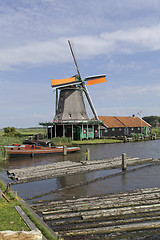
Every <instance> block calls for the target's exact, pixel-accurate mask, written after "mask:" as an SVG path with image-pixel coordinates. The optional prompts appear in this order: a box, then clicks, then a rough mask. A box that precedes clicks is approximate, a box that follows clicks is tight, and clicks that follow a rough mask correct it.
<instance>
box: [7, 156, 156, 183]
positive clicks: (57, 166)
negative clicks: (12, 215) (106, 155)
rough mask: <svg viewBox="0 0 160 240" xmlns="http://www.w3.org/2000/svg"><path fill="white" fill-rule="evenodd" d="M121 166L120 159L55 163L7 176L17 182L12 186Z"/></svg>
mask: <svg viewBox="0 0 160 240" xmlns="http://www.w3.org/2000/svg"><path fill="white" fill-rule="evenodd" d="M154 161H155V160H153V159H152V158H147V159H139V158H131V157H128V158H127V160H126V163H127V166H133V165H138V164H144V163H148V162H154ZM121 165H122V159H121V157H117V158H113V159H103V160H94V161H92V160H91V161H81V162H72V161H64V162H56V163H53V164H46V165H42V166H34V167H28V168H21V169H11V170H8V175H9V177H10V178H12V179H13V180H17V181H15V182H13V183H12V184H17V183H24V182H29V181H37V180H44V179H50V178H55V177H61V176H64V175H71V174H78V173H86V172H90V171H98V170H104V169H112V168H118V167H121Z"/></svg>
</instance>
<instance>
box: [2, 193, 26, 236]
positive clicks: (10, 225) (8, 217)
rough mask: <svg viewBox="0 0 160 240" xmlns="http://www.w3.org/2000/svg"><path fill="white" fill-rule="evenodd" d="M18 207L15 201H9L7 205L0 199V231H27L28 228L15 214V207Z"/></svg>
mask: <svg viewBox="0 0 160 240" xmlns="http://www.w3.org/2000/svg"><path fill="white" fill-rule="evenodd" d="M17 205H19V204H18V202H17V201H14V200H11V201H10V202H9V203H8V202H7V201H6V200H5V199H4V198H2V199H0V215H1V217H0V231H6V230H12V231H22V230H25V231H29V228H28V227H27V225H26V224H25V222H24V221H23V219H22V218H21V217H20V215H19V214H18V213H17V211H16V209H15V208H14V207H15V206H17Z"/></svg>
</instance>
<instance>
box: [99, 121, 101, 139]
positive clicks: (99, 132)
mask: <svg viewBox="0 0 160 240" xmlns="http://www.w3.org/2000/svg"><path fill="white" fill-rule="evenodd" d="M98 137H99V138H101V130H100V125H99V124H98Z"/></svg>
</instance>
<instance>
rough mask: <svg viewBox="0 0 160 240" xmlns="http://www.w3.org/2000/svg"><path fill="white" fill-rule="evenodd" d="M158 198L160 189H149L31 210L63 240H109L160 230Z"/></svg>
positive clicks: (62, 202)
mask: <svg viewBox="0 0 160 240" xmlns="http://www.w3.org/2000/svg"><path fill="white" fill-rule="evenodd" d="M159 199H160V188H148V189H140V190H134V191H131V192H125V193H117V194H107V195H105V196H101V197H85V198H80V199H74V200H66V201H52V202H49V203H47V204H46V205H45V204H42V203H39V204H34V205H32V208H33V210H34V211H36V212H37V213H41V214H42V216H43V219H44V221H46V222H48V223H49V224H51V225H52V228H53V230H54V231H55V232H58V233H59V235H61V236H62V237H64V239H71V238H70V237H72V239H95V238H94V237H95V236H96V239H103V237H104V236H105V237H106V238H105V239H110V238H107V236H108V237H109V236H111V234H114V236H119V235H121V236H122V235H123V234H124V233H125V234H126V232H133V231H136V232H138V231H143V230H153V229H160V201H159ZM97 236H99V238H97ZM76 237H77V238H76Z"/></svg>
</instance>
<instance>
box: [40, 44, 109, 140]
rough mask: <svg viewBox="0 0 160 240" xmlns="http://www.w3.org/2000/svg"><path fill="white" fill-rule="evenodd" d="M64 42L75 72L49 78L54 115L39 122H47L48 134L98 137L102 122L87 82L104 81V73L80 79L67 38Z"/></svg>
mask: <svg viewBox="0 0 160 240" xmlns="http://www.w3.org/2000/svg"><path fill="white" fill-rule="evenodd" d="M68 43H69V47H70V50H71V53H72V56H73V60H74V63H75V66H76V69H77V75H75V76H73V77H70V78H65V79H51V85H52V88H53V89H55V90H56V101H55V102H56V104H55V117H54V119H53V122H52V123H45V124H43V125H45V126H47V129H48V130H47V133H48V134H47V135H48V138H53V137H71V138H72V139H88V138H97V137H98V138H100V136H101V134H100V125H101V123H102V122H101V121H100V120H99V119H98V116H97V113H96V110H95V108H94V105H93V103H92V100H91V97H90V95H89V92H88V90H87V86H89V85H93V84H97V83H103V82H106V75H99V76H92V77H87V78H85V79H82V78H81V74H80V71H79V68H78V65H77V61H76V58H75V55H74V52H73V48H72V45H71V42H70V41H68ZM84 96H85V98H86V100H87V101H88V105H89V107H90V109H91V112H92V113H93V117H92V118H89V116H88V113H87V110H86V105H85V101H84Z"/></svg>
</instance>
